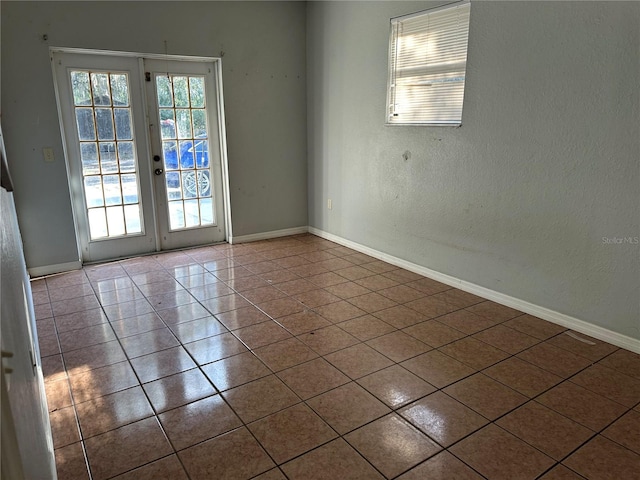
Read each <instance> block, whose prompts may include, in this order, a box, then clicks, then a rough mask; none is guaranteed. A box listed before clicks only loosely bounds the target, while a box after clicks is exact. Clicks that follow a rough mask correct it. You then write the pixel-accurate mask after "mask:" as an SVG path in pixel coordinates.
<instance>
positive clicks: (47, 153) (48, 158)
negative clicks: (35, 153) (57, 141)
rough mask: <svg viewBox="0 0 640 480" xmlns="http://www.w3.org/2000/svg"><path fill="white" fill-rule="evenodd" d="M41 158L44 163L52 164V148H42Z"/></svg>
mask: <svg viewBox="0 0 640 480" xmlns="http://www.w3.org/2000/svg"><path fill="white" fill-rule="evenodd" d="M42 158H44V161H45V162H53V161H54V160H55V156H54V155H53V148H51V147H45V148H43V149H42Z"/></svg>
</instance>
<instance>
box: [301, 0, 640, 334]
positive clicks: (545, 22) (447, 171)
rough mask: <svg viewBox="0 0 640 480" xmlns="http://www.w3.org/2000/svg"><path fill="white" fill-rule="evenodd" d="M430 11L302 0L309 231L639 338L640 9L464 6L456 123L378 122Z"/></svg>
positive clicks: (420, 5)
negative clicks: (417, 24) (413, 21)
mask: <svg viewBox="0 0 640 480" xmlns="http://www.w3.org/2000/svg"><path fill="white" fill-rule="evenodd" d="M434 4H436V3H435V2H314V3H312V4H310V6H309V9H308V16H307V58H308V60H307V63H308V91H309V95H308V112H309V116H308V145H309V223H310V225H312V226H314V227H317V228H320V229H322V230H325V231H327V232H330V233H333V234H336V235H339V236H342V237H344V238H347V239H349V240H352V241H355V242H358V243H361V244H364V245H367V246H369V247H372V248H375V249H377V250H380V251H383V252H386V253H389V254H391V255H395V256H397V257H400V258H403V259H406V260H409V261H411V262H414V263H417V264H420V265H423V266H426V267H428V268H431V269H433V270H436V271H439V272H443V273H446V274H449V275H453V276H455V277H458V278H460V279H463V280H467V281H470V282H473V283H475V284H478V285H481V286H483V287H487V288H490V289H493V290H496V291H498V292H502V293H505V294H507V295H511V296H513V297H516V298H520V299H522V300H525V301H528V302H531V303H533V304H536V305H540V306H543V307H546V308H550V309H552V310H555V311H557V312H560V313H563V314H567V315H571V316H574V317H576V318H579V319H581V320H585V321H588V322H591V323H593V324H596V325H600V326H602V327H605V328H608V329H610V330H613V331H616V332H619V333H622V334H625V335H629V336H631V337H635V338H640V320H639V318H640V305H639V301H638V292H639V291H640V274H639V272H640V262H639V258H640V255H639V246H638V244H637V243H635V244H634V238H635V239H637V237H638V236H640V230H639V213H638V212H639V211H640V210H639V206H640V175H639V173H640V171H639V170H640V162H639V158H640V144H639V135H638V133H639V127H640V114H639V96H638V85H640V57H639V55H638V45H640V34H639V32H640V4H638V3H634V2H603V3H596V2H490V1H482V2H473V3H472V9H471V26H470V37H469V58H468V64H467V84H466V92H465V105H464V112H463V122H462V123H463V125H462V127H461V128H458V129H455V128H447V127H385V126H384V118H385V95H386V80H387V51H388V34H389V18H390V17H393V16H398V15H403V14H407V13H412V12H415V11H419V10H422V9H425V8H428V7H429V6H433V5H434ZM407 150H408V151H410V152H411V158H410V159H409V160H407V161H405V160H404V159H403V158H402V154H403V153H404V152H405V151H407ZM328 198H331V199H332V200H333V209H332V210H328V209H327V199H328ZM603 237H605V238H608V239H612V238H613V237H617V238H622V237H632V243H622V244H615V243H606V242H605V241H603Z"/></svg>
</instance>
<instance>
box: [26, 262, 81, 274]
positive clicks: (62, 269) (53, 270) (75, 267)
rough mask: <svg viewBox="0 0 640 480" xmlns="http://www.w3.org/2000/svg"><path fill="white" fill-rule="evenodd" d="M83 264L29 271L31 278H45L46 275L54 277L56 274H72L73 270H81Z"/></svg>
mask: <svg viewBox="0 0 640 480" xmlns="http://www.w3.org/2000/svg"><path fill="white" fill-rule="evenodd" d="M81 268H82V262H81V261H80V260H78V261H76V262H67V263H58V264H56V265H45V266H43V267H33V268H29V269H27V270H28V272H29V276H30V277H31V278H36V277H44V276H45V275H53V274H54V273H63V272H70V271H71V270H80V269H81Z"/></svg>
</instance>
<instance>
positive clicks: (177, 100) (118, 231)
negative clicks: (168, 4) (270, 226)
mask: <svg viewBox="0 0 640 480" xmlns="http://www.w3.org/2000/svg"><path fill="white" fill-rule="evenodd" d="M52 62H53V67H54V73H55V83H56V93H57V99H58V108H59V112H60V119H61V127H62V131H63V136H64V141H65V156H66V159H67V170H68V175H69V187H70V192H71V199H72V204H73V211H74V217H75V221H76V230H77V237H78V242H79V245H80V248H81V252H82V253H81V256H82V260H83V261H84V262H87V261H98V260H105V259H113V258H118V257H125V256H130V255H137V254H142V253H148V252H153V251H158V250H166V249H173V248H181V247H186V246H193V245H201V244H207V243H213V242H218V241H223V240H225V238H226V229H225V225H226V224H227V221H226V219H227V218H228V216H227V215H225V201H224V199H225V195H224V188H223V187H224V186H225V185H226V176H225V175H224V172H226V168H225V167H226V164H225V163H224V158H225V150H224V129H223V125H224V123H223V121H222V116H223V112H222V106H221V97H220V92H219V85H220V83H219V82H220V79H219V78H218V75H219V69H218V68H217V65H216V64H215V60H212V59H198V60H195V61H194V60H192V61H188V60H182V59H181V60H173V59H172V60H170V59H168V58H163V59H162V60H157V59H153V58H143V57H140V56H123V55H112V54H98V53H79V52H71V51H68V50H67V51H53V52H52Z"/></svg>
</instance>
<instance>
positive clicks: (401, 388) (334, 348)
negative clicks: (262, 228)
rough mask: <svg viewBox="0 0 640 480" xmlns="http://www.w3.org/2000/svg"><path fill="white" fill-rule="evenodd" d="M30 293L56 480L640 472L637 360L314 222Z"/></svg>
mask: <svg viewBox="0 0 640 480" xmlns="http://www.w3.org/2000/svg"><path fill="white" fill-rule="evenodd" d="M32 288H33V292H34V302H35V303H36V314H37V324H38V334H39V336H40V348H41V354H42V357H43V358H42V365H43V371H44V375H45V382H46V390H47V398H48V402H49V411H50V417H51V426H52V430H53V438H54V446H55V449H56V450H55V452H56V462H57V466H58V474H59V478H60V479H61V480H76V479H89V478H92V479H94V480H103V479H108V478H117V479H120V480H123V479H129V480H134V479H135V480H144V479H155V480H157V479H170V480H180V479H191V480H200V479H223V478H225V479H227V478H229V479H250V478H255V479H262V480H268V479H273V480H275V479H287V478H288V479H303V480H310V479H331V480H335V479H348V478H357V479H382V478H387V479H391V478H398V479H402V480H410V479H427V478H428V479H476V478H489V479H509V480H512V479H518V480H525V479H534V478H543V479H546V480H550V479H559V478H563V479H580V478H588V479H625V480H631V479H638V478H640V355H637V354H635V353H631V352H629V351H625V350H622V349H619V348H617V347H615V346H613V345H610V344H607V343H604V342H601V341H599V340H596V339H593V338H588V337H586V336H585V335H582V334H575V333H574V332H567V331H566V329H564V328H562V327H559V326H557V325H554V324H551V323H549V322H546V321H543V320H540V319H538V318H535V317H533V316H531V315H525V314H523V313H521V312H519V311H516V310H513V309H511V308H507V307H504V306H501V305H498V304H496V303H493V302H490V301H486V300H484V299H482V298H479V297H477V296H475V295H470V294H468V293H466V292H463V291H460V290H456V289H454V288H451V287H449V286H447V285H443V284H441V283H438V282H436V281H433V280H430V279H426V278H423V277H421V276H419V275H416V274H415V273H411V272H408V271H406V270H402V269H399V268H397V267H394V266H392V265H389V264H386V263H384V262H381V261H379V260H376V259H374V258H371V257H368V256H366V255H363V254H361V253H358V252H355V251H353V250H350V249H348V248H345V247H343V246H339V245H337V244H335V243H332V242H329V241H327V240H323V239H320V238H318V237H315V236H313V235H298V236H293V237H285V238H280V239H275V240H267V241H261V242H256V243H250V244H243V245H233V246H231V245H226V244H225V245H215V246H209V247H202V248H196V249H191V250H185V251H181V252H171V253H163V254H158V255H153V256H146V257H140V258H134V259H128V260H123V261H119V262H113V263H108V264H104V265H96V266H90V267H87V268H85V269H83V270H82V271H76V272H71V273H67V274H62V275H56V276H51V277H48V278H46V279H37V280H34V281H33V282H32Z"/></svg>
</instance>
